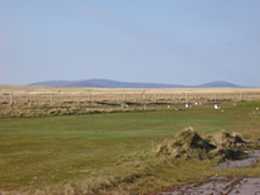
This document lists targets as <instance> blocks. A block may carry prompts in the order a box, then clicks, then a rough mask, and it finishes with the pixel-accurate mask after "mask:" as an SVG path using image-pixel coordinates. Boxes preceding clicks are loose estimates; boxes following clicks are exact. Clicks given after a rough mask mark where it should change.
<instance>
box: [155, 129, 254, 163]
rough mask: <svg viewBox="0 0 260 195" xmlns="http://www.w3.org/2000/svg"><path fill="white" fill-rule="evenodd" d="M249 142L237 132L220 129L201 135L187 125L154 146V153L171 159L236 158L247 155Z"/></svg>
mask: <svg viewBox="0 0 260 195" xmlns="http://www.w3.org/2000/svg"><path fill="white" fill-rule="evenodd" d="M248 148H249V142H247V141H246V140H245V139H243V138H242V136H240V135H239V134H237V133H229V132H227V131H222V132H220V133H216V134H214V135H212V136H210V137H203V136H201V135H200V134H199V133H198V132H196V131H194V130H193V128H192V127H189V128H187V129H185V130H183V131H181V132H180V133H179V134H177V135H176V136H175V137H174V138H173V139H167V140H164V141H163V142H162V143H160V144H159V145H158V146H157V148H156V155H157V156H160V157H168V158H172V159H179V158H182V159H191V158H196V159H201V160H203V159H212V158H218V159H220V160H226V159H230V160H236V159H242V158H245V157H247V155H248V153H247V152H246V150H247V149H248Z"/></svg>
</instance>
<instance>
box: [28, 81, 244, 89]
mask: <svg viewBox="0 0 260 195" xmlns="http://www.w3.org/2000/svg"><path fill="white" fill-rule="evenodd" d="M30 86H44V87H94V88H236V87H241V86H239V85H236V84H234V83H230V82H226V81H214V82H209V83H204V84H201V85H178V84H163V83H139V82H121V81H114V80H109V79H89V80H79V81H63V80H60V81H43V82H36V83H32V84H30Z"/></svg>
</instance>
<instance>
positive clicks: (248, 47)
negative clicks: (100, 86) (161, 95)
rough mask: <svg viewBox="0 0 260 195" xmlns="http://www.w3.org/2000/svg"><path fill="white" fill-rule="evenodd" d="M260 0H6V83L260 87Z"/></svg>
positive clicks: (0, 23) (2, 50)
mask: <svg viewBox="0 0 260 195" xmlns="http://www.w3.org/2000/svg"><path fill="white" fill-rule="evenodd" d="M259 18H260V1H259V0H196V1H195V0H164V1H153V0H141V1H140V0H139V1H137V0H131V1H130V0H129V1H126V0H125V1H123V0H121V1H119V0H110V1H100V0H92V1H91V0H73V1H71V0H44V1H33V0H23V1H21V0H8V1H4V0H0V83H10V84H25V83H30V82H34V81H42V80H78V79H88V78H108V79H114V80H122V81H144V82H162V83H177V84H199V83H203V82H208V81H214V80H226V81H231V82H235V83H238V84H242V85H250V86H260V76H259V73H260V20H259Z"/></svg>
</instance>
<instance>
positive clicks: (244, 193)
mask: <svg viewBox="0 0 260 195" xmlns="http://www.w3.org/2000/svg"><path fill="white" fill-rule="evenodd" d="M157 195H260V178H233V179H230V178H223V177H214V178H211V179H210V180H209V181H208V182H206V183H203V184H200V185H187V186H183V187H180V188H175V189H172V190H169V191H168V192H161V193H158V194H157Z"/></svg>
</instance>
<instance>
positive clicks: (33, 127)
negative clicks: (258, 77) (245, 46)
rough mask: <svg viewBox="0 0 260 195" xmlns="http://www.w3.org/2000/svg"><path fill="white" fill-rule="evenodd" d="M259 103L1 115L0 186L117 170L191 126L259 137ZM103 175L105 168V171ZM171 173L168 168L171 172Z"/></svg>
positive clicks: (15, 186)
mask: <svg viewBox="0 0 260 195" xmlns="http://www.w3.org/2000/svg"><path fill="white" fill-rule="evenodd" d="M257 106H258V107H260V103H256V102H254V103H241V104H239V105H238V106H233V105H231V104H230V105H226V106H225V107H224V112H221V111H214V110H213V109H212V108H209V107H200V108H199V107H194V108H192V109H191V110H187V111H170V110H164V111H154V112H129V113H112V114H92V115H82V116H63V117H49V118H28V119H19V118H16V119H14V118H13V119H0V189H6V190H12V189H19V188H24V187H35V186H38V187H39V186H47V185H50V184H56V183H64V182H69V181H76V180H80V179H85V178H88V177H89V176H90V175H92V176H93V177H95V176H96V177H98V175H99V174H101V173H102V171H104V172H105V171H106V173H107V174H108V175H109V174H110V175H117V174H119V172H120V171H122V170H119V169H117V168H116V164H117V163H119V162H122V161H127V158H129V159H130V160H134V158H135V154H136V155H137V154H138V153H140V152H150V151H151V150H152V145H153V144H154V143H156V142H158V141H159V140H160V139H162V138H164V137H167V136H170V135H174V134H175V132H176V131H178V130H181V129H183V128H185V127H187V126H193V127H194V129H196V130H199V131H202V132H213V131H217V130H221V129H228V130H232V131H238V132H241V133H242V134H243V135H245V136H247V137H252V138H257V137H258V136H259V137H260V113H259V112H257V111H256V110H255V108H256V107H257ZM102 174H104V173H102ZM167 174H169V173H167Z"/></svg>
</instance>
